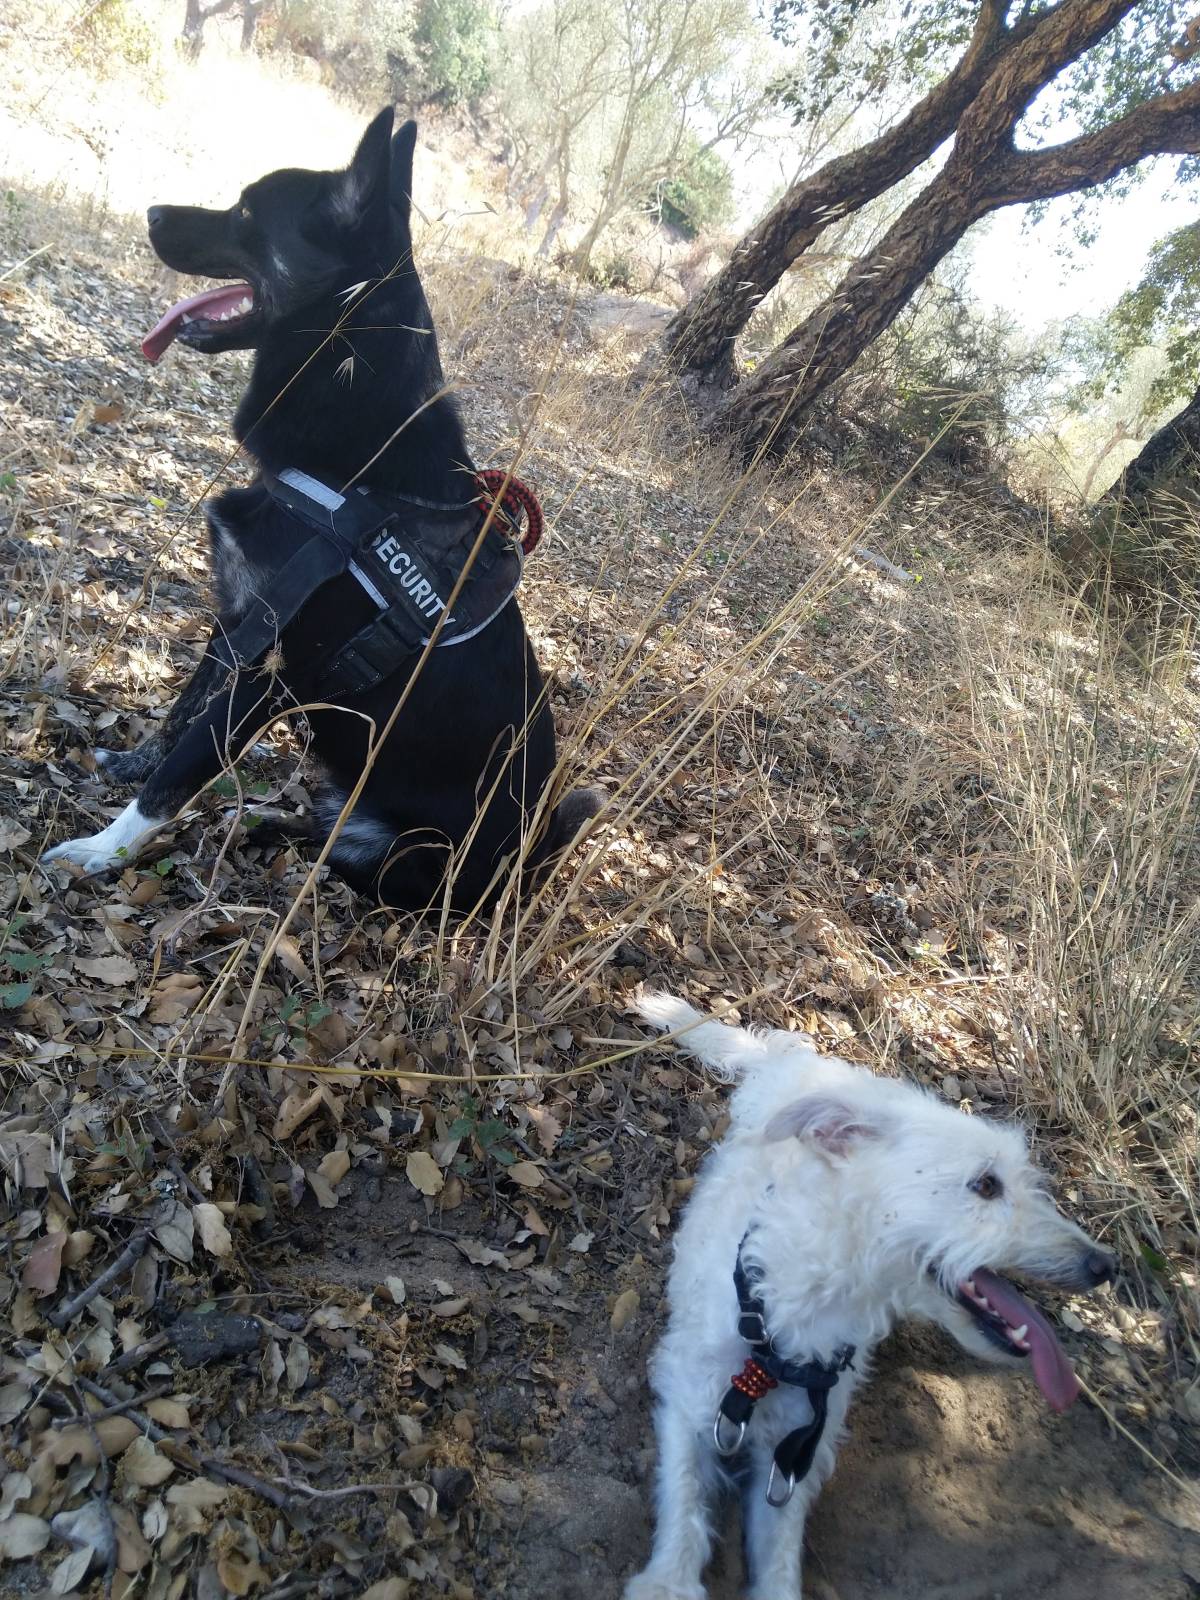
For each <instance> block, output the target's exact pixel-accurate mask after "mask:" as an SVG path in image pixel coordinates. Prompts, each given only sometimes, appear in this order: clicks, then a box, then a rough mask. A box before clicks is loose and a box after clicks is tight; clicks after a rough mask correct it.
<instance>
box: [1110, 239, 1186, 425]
mask: <svg viewBox="0 0 1200 1600" xmlns="http://www.w3.org/2000/svg"><path fill="white" fill-rule="evenodd" d="M1109 325H1110V328H1111V330H1112V342H1113V348H1114V355H1115V356H1116V359H1117V360H1118V361H1119V362H1121V363H1126V362H1128V361H1129V360H1130V359H1131V357H1132V356H1133V354H1134V352H1135V351H1137V350H1138V349H1139V348H1141V347H1142V346H1143V345H1157V346H1158V347H1159V348H1160V349H1161V350H1162V352H1163V355H1164V356H1165V365H1164V367H1163V370H1162V371H1161V373H1160V374H1159V375H1158V377H1157V378H1156V379H1155V381H1154V384H1153V385H1152V389H1151V397H1152V400H1153V401H1154V402H1155V403H1157V404H1159V405H1164V406H1165V405H1169V404H1171V403H1172V402H1173V401H1177V400H1182V399H1184V398H1185V397H1190V396H1191V395H1192V394H1194V393H1195V389H1196V378H1197V374H1198V373H1200V222H1189V223H1188V224H1187V225H1186V226H1185V227H1182V228H1178V229H1176V231H1175V232H1174V233H1169V234H1167V236H1166V238H1165V239H1160V240H1159V242H1158V243H1157V244H1156V245H1155V246H1154V248H1153V250H1152V251H1151V252H1150V259H1149V261H1148V262H1147V264H1146V271H1145V273H1144V275H1143V277H1142V280H1141V282H1140V283H1139V284H1137V285H1136V287H1134V288H1132V289H1129V290H1127V291H1126V293H1125V294H1123V295H1122V296H1121V298H1120V300H1118V301H1117V304H1116V306H1115V307H1114V308H1113V311H1112V314H1111V316H1110V317H1109Z"/></svg>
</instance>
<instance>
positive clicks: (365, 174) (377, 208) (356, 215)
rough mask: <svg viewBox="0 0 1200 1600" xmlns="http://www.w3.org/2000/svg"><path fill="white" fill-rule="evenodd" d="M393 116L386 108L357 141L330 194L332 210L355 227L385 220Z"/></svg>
mask: <svg viewBox="0 0 1200 1600" xmlns="http://www.w3.org/2000/svg"><path fill="white" fill-rule="evenodd" d="M393 120H394V113H393V111H392V108H391V106H386V107H385V108H384V109H383V110H382V111H381V112H380V113H379V115H378V116H377V117H376V118H375V120H374V121H373V122H372V123H371V124H370V126H369V127H368V128H367V131H366V133H364V134H363V136H362V138H361V139H360V140H359V142H358V149H357V150H356V151H355V152H354V160H353V161H351V163H350V165H349V166H348V167H347V168H346V170H345V172H344V173H343V174H342V176H341V181H340V183H339V184H338V187H337V190H336V192H335V194H334V207H335V209H336V211H337V214H338V216H339V217H340V218H341V219H342V221H344V222H347V223H349V224H351V225H352V226H356V225H358V224H361V223H365V222H374V221H382V222H384V223H386V220H387V206H388V202H389V196H390V193H391V167H392V122H393Z"/></svg>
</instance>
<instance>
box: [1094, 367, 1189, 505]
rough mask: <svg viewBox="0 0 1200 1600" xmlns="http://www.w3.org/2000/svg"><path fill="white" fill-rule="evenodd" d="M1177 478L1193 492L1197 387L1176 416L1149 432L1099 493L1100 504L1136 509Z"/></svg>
mask: <svg viewBox="0 0 1200 1600" xmlns="http://www.w3.org/2000/svg"><path fill="white" fill-rule="evenodd" d="M1180 477H1185V478H1188V479H1190V480H1191V483H1190V487H1191V490H1192V492H1193V494H1194V493H1195V491H1196V487H1197V485H1198V483H1200V390H1198V391H1197V392H1196V393H1195V394H1194V395H1193V396H1192V398H1191V399H1190V400H1189V401H1188V403H1187V405H1185V406H1184V408H1183V410H1182V411H1181V412H1179V414H1178V415H1177V416H1174V417H1172V418H1171V420H1170V422H1165V423H1164V424H1163V426H1162V427H1161V428H1160V429H1159V430H1158V432H1157V433H1154V434H1151V436H1150V438H1149V439H1147V440H1146V443H1145V444H1144V445H1143V446H1142V448H1141V450H1140V451H1139V452H1138V453H1137V455H1136V456H1134V458H1133V460H1132V461H1131V462H1130V463H1129V465H1128V466H1127V467H1126V468H1125V471H1124V472H1123V473H1122V474H1121V476H1120V477H1119V478H1118V479H1117V481H1116V483H1114V484H1113V486H1112V488H1111V489H1106V490H1105V491H1104V493H1103V494H1102V495H1101V497H1100V504H1101V505H1114V504H1115V505H1121V504H1127V505H1131V506H1133V507H1134V508H1135V509H1140V508H1141V507H1144V506H1146V505H1147V502H1149V501H1150V500H1152V498H1153V496H1154V493H1155V491H1156V490H1164V491H1167V490H1169V489H1170V486H1171V484H1172V481H1173V480H1178V479H1179V478H1180Z"/></svg>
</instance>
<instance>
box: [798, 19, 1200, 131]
mask: <svg viewBox="0 0 1200 1600" xmlns="http://www.w3.org/2000/svg"><path fill="white" fill-rule="evenodd" d="M985 3H986V0H774V8H773V13H772V27H773V31H774V32H775V34H776V36H777V37H778V38H779V39H781V40H783V41H784V42H785V43H787V44H789V45H793V46H795V47H796V48H797V50H798V51H800V52H802V53H803V57H804V65H803V66H802V67H801V68H800V69H798V71H797V73H796V74H795V75H794V76H793V77H790V78H788V79H787V80H786V81H785V83H784V84H783V86H782V91H781V93H782V98H783V100H784V103H785V104H786V105H788V106H789V107H790V108H791V110H792V112H793V114H794V116H795V119H796V121H797V122H801V121H808V120H810V119H813V118H819V117H822V116H825V115H827V114H828V113H829V111H830V110H831V109H833V107H834V106H835V105H844V104H845V102H846V100H847V99H857V100H860V101H866V100H867V99H869V98H882V99H883V101H884V103H885V104H887V105H889V106H894V107H895V108H896V110H897V111H900V110H902V109H904V108H906V107H907V106H908V105H909V104H911V103H912V102H913V101H914V100H916V99H919V98H920V97H921V96H922V95H923V94H926V93H927V92H928V91H929V90H930V89H931V88H932V87H933V86H934V84H936V83H937V82H938V81H939V80H940V79H941V78H943V77H944V76H945V75H946V73H947V72H949V70H950V69H951V67H952V66H953V65H954V63H955V62H956V61H957V60H958V58H959V57H960V56H961V55H962V54H963V52H964V50H965V49H966V47H967V44H968V42H969V41H970V39H971V36H972V34H973V32H974V29H975V27H976V24H977V23H978V21H979V18H980V14H981V11H982V8H983V5H984V4H985ZM1058 3H1059V0H1053V3H1052V0H1008V3H1007V4H1006V3H1005V0H994V3H993V5H992V9H993V10H994V12H995V13H996V14H997V15H998V16H999V17H1001V18H1002V21H1003V25H1004V26H1005V27H1006V28H1008V29H1009V30H1010V31H1015V30H1020V29H1023V28H1025V27H1027V26H1029V25H1030V24H1031V23H1033V22H1035V21H1036V20H1037V19H1038V18H1039V17H1042V16H1045V15H1046V14H1048V13H1049V12H1052V11H1054V10H1055V9H1056V7H1057V4H1058ZM1195 17H1196V6H1195V3H1194V0H1140V3H1139V4H1137V5H1134V6H1132V7H1131V8H1130V10H1129V12H1128V14H1127V15H1126V16H1125V17H1124V18H1123V20H1122V21H1121V22H1120V23H1119V24H1118V25H1117V26H1116V27H1115V28H1113V29H1111V30H1110V31H1109V32H1108V33H1107V34H1106V35H1105V37H1104V38H1103V39H1102V40H1101V41H1100V42H1099V43H1098V44H1097V45H1095V46H1093V47H1092V49H1090V50H1088V51H1085V52H1084V54H1083V55H1081V56H1080V57H1079V58H1078V60H1076V61H1074V62H1072V63H1071V65H1070V66H1069V67H1067V68H1066V69H1065V70H1064V71H1063V72H1061V73H1060V74H1059V75H1058V77H1057V78H1056V79H1055V81H1054V83H1053V84H1051V85H1050V86H1049V87H1048V88H1047V89H1046V90H1044V91H1043V93H1042V94H1041V95H1039V96H1038V97H1037V99H1036V100H1035V101H1034V103H1033V105H1032V106H1031V107H1030V110H1029V112H1028V114H1027V115H1026V117H1025V119H1024V123H1023V125H1022V128H1021V133H1022V135H1023V138H1022V139H1021V140H1020V141H1019V142H1021V143H1022V144H1026V145H1031V146H1042V145H1047V144H1055V143H1058V142H1060V140H1061V139H1063V138H1064V137H1074V136H1075V135H1076V134H1079V133H1090V132H1093V131H1094V130H1096V129H1098V128H1102V127H1105V126H1107V125H1108V124H1109V123H1111V122H1113V121H1114V120H1115V119H1116V118H1117V117H1120V116H1123V115H1124V114H1125V113H1126V112H1127V111H1131V110H1132V109H1133V108H1134V107H1135V106H1138V105H1141V104H1142V103H1143V102H1144V101H1146V100H1150V99H1153V98H1154V97H1155V96H1156V95H1160V94H1162V93H1163V91H1164V90H1165V89H1179V88H1182V87H1183V85H1184V84H1185V83H1189V82H1191V81H1193V79H1194V78H1195V77H1196V76H1197V73H1200V39H1198V38H1197V29H1196V26H1195Z"/></svg>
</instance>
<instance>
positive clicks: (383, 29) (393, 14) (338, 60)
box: [259, 0, 412, 97]
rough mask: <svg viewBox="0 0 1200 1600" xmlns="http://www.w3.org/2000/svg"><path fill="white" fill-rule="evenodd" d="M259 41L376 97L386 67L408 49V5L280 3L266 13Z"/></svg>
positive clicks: (320, 0) (389, 0)
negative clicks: (306, 59)
mask: <svg viewBox="0 0 1200 1600" xmlns="http://www.w3.org/2000/svg"><path fill="white" fill-rule="evenodd" d="M259 37H260V39H261V40H262V42H263V44H264V45H265V46H266V47H267V48H269V49H275V50H286V51H290V52H291V53H292V54H294V55H301V56H308V57H310V58H311V59H312V60H314V61H319V62H321V63H322V64H323V65H324V66H325V67H326V68H327V69H328V70H329V71H330V72H331V73H332V75H333V78H334V81H335V82H336V83H337V84H339V85H340V86H343V87H345V88H346V89H349V90H351V91H353V92H355V93H358V94H369V95H370V96H371V97H374V96H376V95H377V94H379V93H380V92H381V91H382V90H383V88H384V86H385V83H386V80H387V77H388V64H389V62H390V61H391V60H393V59H394V58H397V57H406V56H407V55H408V54H409V53H410V52H411V49H412V7H411V5H410V4H409V3H408V0H283V3H282V4H281V5H279V6H272V7H271V8H269V10H268V11H267V13H266V15H265V16H264V18H263V21H262V24H261V25H260V28H259Z"/></svg>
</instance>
